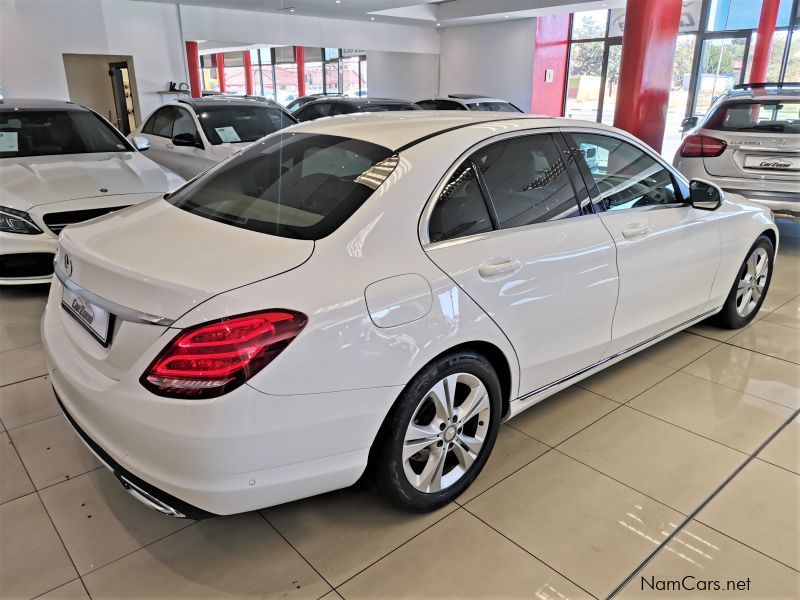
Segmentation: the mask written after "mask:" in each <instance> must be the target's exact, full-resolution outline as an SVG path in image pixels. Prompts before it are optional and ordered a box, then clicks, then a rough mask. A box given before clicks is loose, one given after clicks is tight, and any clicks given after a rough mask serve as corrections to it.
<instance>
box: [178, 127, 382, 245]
mask: <svg viewBox="0 0 800 600" xmlns="http://www.w3.org/2000/svg"><path fill="white" fill-rule="evenodd" d="M397 161H398V158H397V156H396V155H394V154H393V153H392V151H391V150H389V149H388V148H384V147H382V146H378V145H375V144H371V143H369V142H364V141H361V140H353V139H349V138H343V137H338V136H331V135H316V134H304V133H294V134H289V135H286V136H275V137H274V139H273V138H270V139H267V140H263V141H262V142H261V143H258V144H254V145H253V146H251V147H249V148H247V149H246V150H244V151H243V152H242V153H241V154H239V155H238V156H237V157H235V158H233V159H231V160H229V161H227V162H225V163H223V164H221V165H219V166H218V167H216V168H214V169H212V170H211V171H209V172H208V173H207V174H206V175H205V176H203V177H200V178H199V179H197V180H195V181H194V182H192V183H190V184H189V185H187V186H186V187H184V188H182V189H181V190H179V191H178V192H177V193H175V194H173V195H172V196H170V197H169V199H168V201H169V202H171V203H172V204H174V205H175V206H177V207H179V208H182V209H183V210H186V211H189V212H191V213H194V214H197V215H200V216H202V217H205V218H207V219H212V220H214V221H219V222H222V223H226V224H228V225H232V226H234V227H241V228H243V229H250V230H252V231H258V232H262V233H267V234H271V235H277V236H281V237H288V238H294V239H303V240H317V239H321V238H323V237H325V236H327V235H329V234H331V233H332V232H333V231H335V230H336V229H338V228H339V227H340V226H341V225H342V223H344V222H345V221H346V220H347V219H348V218H350V216H351V215H352V214H353V213H354V212H355V211H356V210H357V209H358V208H359V207H360V206H361V205H362V204H363V203H364V202H366V200H367V199H368V198H369V197H370V196H371V195H372V193H373V192H374V191H375V190H376V189H377V188H378V187H379V186H380V185H381V184H382V183H383V182H384V181H385V180H386V178H387V177H388V176H389V175H390V174H391V173H392V171H393V170H394V168H395V166H396V165H397Z"/></svg>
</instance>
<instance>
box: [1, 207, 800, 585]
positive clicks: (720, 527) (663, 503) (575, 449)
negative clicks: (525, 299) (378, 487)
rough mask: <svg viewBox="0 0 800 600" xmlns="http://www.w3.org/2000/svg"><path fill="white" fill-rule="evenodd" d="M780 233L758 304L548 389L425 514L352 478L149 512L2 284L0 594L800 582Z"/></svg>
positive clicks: (796, 381) (36, 299)
mask: <svg viewBox="0 0 800 600" xmlns="http://www.w3.org/2000/svg"><path fill="white" fill-rule="evenodd" d="M781 231H782V234H783V238H782V247H781V252H780V255H779V258H778V262H777V265H776V268H775V275H774V278H773V280H772V289H771V290H770V292H769V295H768V297H767V300H766V305H765V307H764V309H763V310H762V312H761V313H760V314H759V315H758V320H757V321H755V322H754V323H753V324H751V325H750V326H749V327H747V328H746V329H744V330H742V331H738V332H736V331H725V330H720V329H716V328H714V327H713V326H710V325H706V324H702V325H699V326H696V327H693V328H692V329H690V330H689V331H687V332H684V333H681V334H679V335H677V336H675V337H673V338H671V339H669V340H667V341H665V342H663V343H661V344H659V345H658V346H656V347H653V348H651V349H649V350H647V351H645V352H643V353H641V354H639V355H638V356H636V357H634V358H631V359H628V360H627V361H625V362H623V363H620V364H619V365H617V366H615V367H613V368H611V369H610V370H608V371H606V372H604V373H602V374H599V375H597V376H595V377H592V378H591V379H588V380H586V381H583V382H582V383H581V384H580V385H579V386H575V387H573V388H570V389H568V390H566V391H564V392H562V393H560V394H558V395H557V396H555V397H553V398H550V399H548V400H546V401H544V402H543V403H541V404H539V405H538V406H536V407H535V408H533V409H532V410H530V411H528V412H526V413H524V414H523V415H521V416H519V417H518V418H516V419H514V420H512V421H511V422H509V423H508V424H506V425H504V426H503V428H502V432H501V434H500V438H499V440H498V443H497V446H496V447H495V450H494V454H493V456H492V458H491V460H490V461H489V463H488V465H487V467H486V469H485V470H484V472H483V473H482V474H481V476H480V478H479V479H478V480H477V481H476V482H475V484H474V485H473V486H472V488H471V489H470V490H468V492H467V493H466V494H464V495H463V496H462V497H461V498H459V501H458V503H457V504H452V505H450V506H447V507H445V508H443V509H441V510H439V511H437V512H435V513H433V514H427V515H409V514H405V513H402V512H399V511H397V510H394V509H393V508H391V507H389V506H387V505H386V504H384V503H383V502H381V501H380V500H379V499H378V498H376V497H375V496H374V495H373V494H371V493H370V492H369V491H368V490H366V489H364V488H362V487H359V486H356V487H354V488H352V489H348V490H343V491H339V492H335V493H331V494H326V495H324V496H320V497H316V498H311V499H308V500H304V501H300V502H295V503H292V504H288V505H284V506H279V507H274V508H271V509H268V510H263V511H260V512H254V513H250V514H245V515H239V516H235V517H224V518H216V519H210V520H206V521H203V522H197V523H195V522H190V521H177V520H170V519H168V518H165V517H162V516H160V515H158V514H156V513H154V512H150V511H148V510H147V509H145V508H144V507H142V506H140V505H139V504H138V503H137V502H136V501H134V500H133V499H132V498H130V497H129V496H128V495H127V494H126V493H125V492H123V491H122V489H121V488H120V487H119V486H118V485H117V484H116V481H115V480H114V478H113V476H112V475H111V474H109V473H108V472H106V470H105V469H104V468H102V467H99V465H98V463H97V462H96V461H95V460H94V459H93V458H92V457H91V456H90V455H89V454H88V452H87V451H86V450H84V448H83V446H82V445H81V444H80V443H79V442H78V440H77V439H76V437H75V436H74V435H73V434H72V432H71V430H70V428H69V426H68V425H67V422H66V421H65V419H64V417H63V416H62V415H61V414H60V412H59V409H58V407H57V405H56V403H55V402H54V399H53V396H52V393H51V391H50V385H49V382H48V380H47V377H46V376H45V375H44V373H45V372H46V369H45V364H44V358H43V356H42V349H41V345H40V344H39V332H38V322H39V318H40V314H41V311H42V306H43V304H44V291H43V290H41V289H39V290H21V289H16V290H3V291H0V328H2V336H1V337H0V343H1V344H2V348H0V351H2V353H0V385H2V386H3V387H2V388H0V420H2V423H1V427H0V438H2V442H3V443H2V445H0V453H2V454H1V455H0V596H1V597H3V598H33V597H37V596H41V597H43V598H70V599H78V598H86V597H92V598H122V597H125V598H221V597H293V598H294V597H297V598H321V597H325V598H326V599H334V598H338V597H344V598H381V597H384V598H389V597H391V598H394V597H404V598H424V597H438V598H479V597H493V598H504V597H525V598H533V597H536V598H540V599H557V600H564V599H565V598H574V597H589V596H594V597H596V598H603V597H607V596H609V595H610V594H612V593H614V592H618V593H619V594H620V596H621V597H637V596H645V597H653V596H662V597H663V596H669V595H672V594H670V593H669V592H663V591H657V590H661V589H664V587H663V586H666V585H668V582H669V581H672V580H676V579H677V580H680V579H683V578H684V577H686V576H690V577H693V578H694V579H688V580H686V581H687V582H689V583H692V582H694V585H695V586H697V587H698V590H700V589H702V587H703V586H704V584H703V583H702V582H704V581H712V582H713V581H719V582H720V585H721V586H722V590H723V591H721V592H709V593H708V594H704V593H703V592H701V591H694V592H692V593H686V594H683V595H684V596H691V597H703V596H704V595H705V596H708V597H714V598H725V597H730V595H731V593H726V591H725V589H726V588H725V586H727V582H728V580H732V581H733V585H737V584H738V585H739V586H740V588H739V589H741V590H744V591H738V592H736V594H737V597H741V598H759V599H762V598H797V597H800V421H798V416H797V411H798V410H800V366H798V363H800V223H790V222H782V223H781ZM776 432H777V435H776ZM768 440H769V443H766V444H765V442H767V441H768ZM648 558H652V560H650V561H649V562H646V561H647V559H648ZM645 563H646V564H645ZM643 582H644V583H643ZM709 585H711V587H712V588H713V585H712V584H709ZM334 590H335V591H334ZM679 595H680V594H679Z"/></svg>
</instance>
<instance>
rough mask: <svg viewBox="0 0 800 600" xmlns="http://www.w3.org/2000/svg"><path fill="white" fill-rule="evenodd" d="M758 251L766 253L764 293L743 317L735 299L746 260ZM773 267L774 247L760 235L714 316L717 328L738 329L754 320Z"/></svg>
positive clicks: (765, 294) (767, 288)
mask: <svg viewBox="0 0 800 600" xmlns="http://www.w3.org/2000/svg"><path fill="white" fill-rule="evenodd" d="M759 249H762V250H763V251H765V252H766V255H767V260H768V264H767V267H768V271H767V276H766V281H765V283H764V291H763V292H762V293H761V296H760V297H759V299H758V301H757V302H756V304H755V306H754V307H753V308H752V309H751V310H750V312H748V313H747V314H746V315H744V316H743V315H741V314H739V310H738V308H737V306H738V303H739V299H738V298H737V292H738V289H739V282H740V280H741V279H742V277H743V276H744V275H745V273H746V272H747V262H748V260H749V259H750V257H751V256H753V254H754V253H756V252H757V251H758V250H759ZM774 267H775V246H774V245H773V244H772V240H770V239H769V238H768V237H767V236H766V235H762V236H760V237H759V238H758V239H757V240H756V243H755V244H753V246H752V247H751V248H750V250H748V252H747V256H745V259H744V261H743V262H742V266H741V267H739V270H738V271H737V272H736V279H735V280H734V282H733V285H732V286H731V291H730V293H729V294H728V297H727V298H726V300H725V304H723V305H722V310H721V311H720V312H719V313H718V314H717V316H716V322H717V324H718V325H719V326H721V327H725V328H726V329H740V328H742V327H744V326H745V325H747V324H749V323H750V322H751V321H752V320H753V319H754V318H755V316H756V315H757V314H758V311H759V310H761V305H762V304H763V303H764V298H766V297H767V292H768V291H769V284H770V282H771V281H772V272H773V271H774V270H775V269H774Z"/></svg>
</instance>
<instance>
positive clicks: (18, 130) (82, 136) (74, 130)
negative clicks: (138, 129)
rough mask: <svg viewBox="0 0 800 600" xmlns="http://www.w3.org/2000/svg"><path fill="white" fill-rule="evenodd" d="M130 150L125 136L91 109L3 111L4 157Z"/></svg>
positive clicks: (0, 142)
mask: <svg viewBox="0 0 800 600" xmlns="http://www.w3.org/2000/svg"><path fill="white" fill-rule="evenodd" d="M130 151H131V147H130V145H129V144H128V143H127V142H126V141H125V138H123V137H122V136H121V135H120V134H119V133H117V132H116V131H114V129H113V128H112V127H111V126H110V125H109V124H108V123H106V122H105V121H103V120H102V119H100V118H99V117H98V116H97V115H95V114H94V113H92V112H90V111H88V110H2V111H0V158H14V157H24V156H50V155H54V154H87V153H90V152H130Z"/></svg>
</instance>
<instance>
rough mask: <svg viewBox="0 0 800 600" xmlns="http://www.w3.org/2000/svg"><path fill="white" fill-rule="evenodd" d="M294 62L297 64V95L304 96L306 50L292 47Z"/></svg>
mask: <svg viewBox="0 0 800 600" xmlns="http://www.w3.org/2000/svg"><path fill="white" fill-rule="evenodd" d="M294 62H295V63H297V95H298V96H305V95H306V49H305V48H304V47H303V46H295V47H294Z"/></svg>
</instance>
